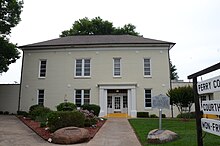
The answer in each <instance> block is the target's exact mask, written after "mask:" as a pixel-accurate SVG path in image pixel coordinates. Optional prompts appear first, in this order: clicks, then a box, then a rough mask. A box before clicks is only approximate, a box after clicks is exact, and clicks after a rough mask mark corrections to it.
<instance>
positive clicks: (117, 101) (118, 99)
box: [113, 96, 122, 113]
mask: <svg viewBox="0 0 220 146" xmlns="http://www.w3.org/2000/svg"><path fill="white" fill-rule="evenodd" d="M113 99H114V102H113V103H114V113H121V110H122V96H114V98H113Z"/></svg>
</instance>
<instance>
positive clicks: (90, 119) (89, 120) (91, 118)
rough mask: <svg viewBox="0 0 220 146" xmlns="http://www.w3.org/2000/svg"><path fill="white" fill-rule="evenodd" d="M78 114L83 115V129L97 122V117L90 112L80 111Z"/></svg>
mask: <svg viewBox="0 0 220 146" xmlns="http://www.w3.org/2000/svg"><path fill="white" fill-rule="evenodd" d="M80 112H81V113H83V114H84V115H85V124H84V126H85V127H90V126H92V125H95V124H96V123H97V122H98V120H97V117H96V116H95V115H94V114H93V113H92V112H90V111H88V110H82V109H81V110H80Z"/></svg>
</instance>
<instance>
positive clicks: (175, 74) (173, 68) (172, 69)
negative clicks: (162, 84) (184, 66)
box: [170, 61, 179, 80]
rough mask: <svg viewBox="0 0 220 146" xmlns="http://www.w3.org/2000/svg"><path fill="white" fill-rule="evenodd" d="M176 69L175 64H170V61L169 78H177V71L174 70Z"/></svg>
mask: <svg viewBox="0 0 220 146" xmlns="http://www.w3.org/2000/svg"><path fill="white" fill-rule="evenodd" d="M176 71H177V69H176V66H175V65H173V64H172V62H171V61H170V72H171V74H170V79H171V80H178V78H179V76H178V73H177V72H176Z"/></svg>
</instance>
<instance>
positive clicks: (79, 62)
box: [75, 59, 91, 77]
mask: <svg viewBox="0 0 220 146" xmlns="http://www.w3.org/2000/svg"><path fill="white" fill-rule="evenodd" d="M90 74H91V73H90V59H76V70H75V76H76V77H89V76H90Z"/></svg>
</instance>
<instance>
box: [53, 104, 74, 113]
mask: <svg viewBox="0 0 220 146" xmlns="http://www.w3.org/2000/svg"><path fill="white" fill-rule="evenodd" d="M56 108H57V111H73V110H76V108H77V106H76V105H75V104H74V103H71V102H63V103H60V104H59V105H58V106H56Z"/></svg>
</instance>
